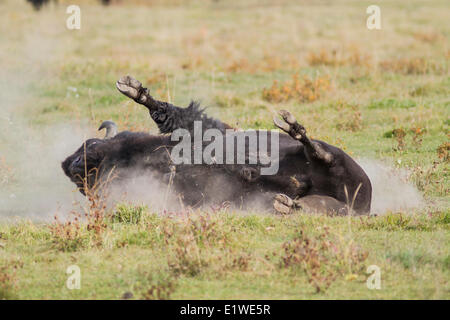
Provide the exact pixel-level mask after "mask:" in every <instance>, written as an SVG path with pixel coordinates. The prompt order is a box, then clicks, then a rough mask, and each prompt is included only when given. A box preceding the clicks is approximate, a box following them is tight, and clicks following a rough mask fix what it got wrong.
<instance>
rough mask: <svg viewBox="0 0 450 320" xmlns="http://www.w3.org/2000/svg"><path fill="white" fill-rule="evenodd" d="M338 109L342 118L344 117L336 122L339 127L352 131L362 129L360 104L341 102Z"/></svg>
mask: <svg viewBox="0 0 450 320" xmlns="http://www.w3.org/2000/svg"><path fill="white" fill-rule="evenodd" d="M336 109H337V110H338V111H339V114H340V115H341V116H340V119H342V120H340V121H338V123H337V124H336V127H337V129H339V130H346V131H352V132H355V131H360V130H362V128H363V120H362V114H361V110H360V107H359V105H357V104H348V103H345V102H339V103H338V104H337V106H336Z"/></svg>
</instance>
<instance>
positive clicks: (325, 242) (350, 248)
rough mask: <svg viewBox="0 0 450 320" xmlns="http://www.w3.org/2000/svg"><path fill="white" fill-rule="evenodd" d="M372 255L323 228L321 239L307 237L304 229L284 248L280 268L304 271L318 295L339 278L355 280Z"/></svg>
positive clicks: (285, 244) (318, 237) (320, 233)
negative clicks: (345, 276) (350, 277)
mask: <svg viewBox="0 0 450 320" xmlns="http://www.w3.org/2000/svg"><path fill="white" fill-rule="evenodd" d="M367 256H368V253H367V252H366V251H364V250H362V249H361V248H359V247H358V246H356V245H355V244H354V243H353V242H352V241H347V240H344V239H343V238H342V237H339V236H336V235H332V234H331V233H330V229H329V228H328V227H326V226H325V227H323V228H322V230H321V231H320V232H319V234H318V235H307V234H306V231H305V230H304V229H302V230H300V232H299V233H298V234H297V235H296V236H295V237H294V239H292V240H290V241H287V242H285V243H284V244H283V245H282V255H281V260H280V264H279V266H280V267H282V268H290V269H294V270H296V269H300V270H302V271H303V272H304V273H305V274H306V276H307V277H308V281H309V283H310V284H311V285H312V286H313V287H314V288H315V290H316V293H319V292H323V291H325V290H326V289H327V288H328V287H329V286H330V285H331V284H332V283H333V282H334V281H335V280H336V279H337V278H338V277H339V276H344V275H347V276H349V275H350V276H352V277H354V276H355V274H357V273H360V272H362V271H363V270H364V261H365V260H366V259H367Z"/></svg>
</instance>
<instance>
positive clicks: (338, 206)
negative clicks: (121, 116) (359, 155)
mask: <svg viewBox="0 0 450 320" xmlns="http://www.w3.org/2000/svg"><path fill="white" fill-rule="evenodd" d="M116 87H117V89H118V90H119V91H120V92H121V93H122V94H124V95H126V96H127V97H129V98H131V99H133V100H134V101H135V102H136V103H138V104H141V105H143V106H145V107H146V108H147V109H148V110H149V113H150V116H151V118H152V119H153V121H155V122H156V124H157V126H158V128H159V129H160V132H161V133H163V135H150V134H148V133H143V132H129V131H123V132H119V133H117V126H116V125H115V124H114V123H113V122H111V121H108V122H104V123H103V124H102V125H101V126H100V129H106V130H107V134H106V137H105V138H104V139H88V140H87V141H85V142H84V143H83V144H82V146H81V147H80V148H79V149H78V150H77V151H76V152H75V153H74V154H72V155H71V156H69V157H68V158H67V159H66V160H65V161H64V162H63V163H62V168H63V170H64V173H65V174H66V175H67V176H68V177H69V178H70V179H71V180H72V181H73V182H74V183H75V184H76V185H77V187H78V188H79V189H80V192H81V193H83V194H85V193H86V190H87V189H90V188H95V187H96V186H98V185H100V184H99V181H102V180H104V179H105V178H106V177H108V176H110V175H111V172H112V171H114V172H115V175H116V176H117V178H118V180H119V181H120V180H121V179H126V177H127V172H128V171H130V170H133V171H135V170H138V171H139V172H141V176H147V174H148V177H149V179H158V180H160V181H163V182H164V181H165V182H168V181H170V183H173V186H174V191H175V192H176V193H177V194H178V195H180V198H181V199H182V200H183V202H184V203H185V204H186V205H189V206H192V207H196V206H200V205H202V204H211V203H216V204H218V203H222V202H224V201H229V202H230V203H232V204H234V205H235V206H236V207H239V208H242V207H245V204H246V203H247V201H248V200H249V199H252V198H254V197H255V196H258V197H259V198H262V199H263V202H264V205H265V206H266V207H267V208H270V207H273V208H274V209H275V210H276V211H277V212H278V213H282V214H289V213H291V212H293V210H295V209H302V210H303V211H306V212H310V213H328V214H337V215H343V214H348V213H350V211H351V212H352V213H355V214H369V212H370V205H371V198H372V186H371V183H370V180H369V178H368V177H367V175H366V173H365V172H364V170H363V169H362V168H361V167H360V166H359V165H358V164H357V163H356V162H355V161H354V160H353V159H352V158H351V157H350V156H349V155H348V154H346V153H345V152H344V151H342V150H341V149H339V148H337V147H335V146H332V145H330V144H327V143H326V142H323V141H320V140H313V139H310V138H309V137H308V135H307V133H306V130H305V128H304V127H303V126H302V125H301V124H299V123H298V122H297V120H296V119H295V117H294V116H293V115H292V114H291V113H289V112H288V111H285V110H281V111H279V114H280V116H281V119H279V118H277V117H275V118H274V124H275V126H276V127H278V128H279V129H281V130H282V131H283V132H285V133H281V134H280V135H279V136H278V139H279V140H278V141H277V143H278V150H277V151H278V157H277V158H278V162H277V166H278V171H277V172H276V174H273V175H264V174H261V170H262V169H263V168H264V166H263V165H261V164H253V163H249V162H248V161H246V162H245V163H244V164H222V163H216V162H214V161H211V162H210V163H209V164H206V163H203V164H191V163H175V162H174V161H173V159H172V157H171V156H170V155H171V151H172V150H173V148H175V147H176V146H177V144H178V142H177V141H176V139H172V137H171V136H172V135H173V134H174V133H175V132H177V129H184V130H186V131H187V132H189V133H194V131H195V130H196V129H195V123H200V124H201V128H202V129H203V130H206V129H216V130H218V131H219V132H221V133H223V135H222V138H221V139H223V141H221V142H223V145H227V143H228V142H229V140H230V139H234V138H235V137H234V136H235V135H239V134H245V133H246V131H235V133H233V134H229V133H228V132H229V131H230V129H232V128H231V127H230V126H229V125H227V124H225V123H223V122H222V121H220V120H217V119H213V118H210V117H208V116H207V115H206V114H205V113H204V110H202V109H201V108H200V106H199V104H198V103H195V102H191V103H190V104H189V106H188V107H187V108H181V107H177V106H174V105H172V104H170V103H167V102H163V101H158V100H156V99H154V98H153V97H152V96H151V95H150V92H149V90H148V89H147V88H144V87H143V86H142V84H141V83H140V82H139V81H138V80H136V79H134V78H132V77H130V76H125V77H122V78H121V79H120V80H119V81H117V83H116ZM262 131H263V130H256V133H260V132H262ZM267 134H268V135H269V136H270V133H269V132H267ZM267 140H270V138H268V139H267ZM245 141H246V142H245V143H246V145H245V146H246V150H249V149H250V147H251V146H250V145H249V143H250V142H247V140H245ZM203 147H204V146H203ZM253 147H254V148H256V150H257V151H258V152H259V151H260V150H259V149H260V144H259V143H258V145H257V146H253ZM269 147H270V146H269ZM233 152H236V151H234V149H233ZM192 153H193V154H194V150H192ZM248 157H249V154H248V153H247V154H246V160H248Z"/></svg>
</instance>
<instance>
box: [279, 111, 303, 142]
mask: <svg viewBox="0 0 450 320" xmlns="http://www.w3.org/2000/svg"><path fill="white" fill-rule="evenodd" d="M278 113H279V114H280V116H281V117H282V118H283V120H284V122H283V121H281V120H280V119H278V118H277V117H274V118H273V123H274V124H275V125H276V126H277V127H278V128H280V129H281V130H283V131H284V132H286V133H287V134H289V135H290V136H291V137H292V138H294V139H295V140H302V138H303V137H304V136H305V135H306V130H305V128H304V127H303V126H302V125H301V124H299V123H298V122H297V120H296V119H295V117H294V116H293V115H292V114H291V113H290V112H289V111H286V110H280V111H279V112H278Z"/></svg>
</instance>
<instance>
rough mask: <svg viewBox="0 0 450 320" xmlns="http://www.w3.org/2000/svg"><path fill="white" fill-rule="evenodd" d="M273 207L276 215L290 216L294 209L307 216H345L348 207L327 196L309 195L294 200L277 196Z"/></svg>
mask: <svg viewBox="0 0 450 320" xmlns="http://www.w3.org/2000/svg"><path fill="white" fill-rule="evenodd" d="M273 207H274V209H275V211H276V212H277V213H280V214H290V213H292V212H293V211H294V210H295V209H300V210H301V211H303V212H305V213H309V214H320V213H322V214H328V215H346V214H348V207H347V205H346V204H345V203H343V202H341V201H338V200H336V199H335V198H332V197H329V196H321V195H309V196H304V197H301V198H297V199H295V200H293V199H291V198H290V197H288V196H287V195H285V194H281V193H279V194H277V195H276V196H275V198H274V202H273Z"/></svg>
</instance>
